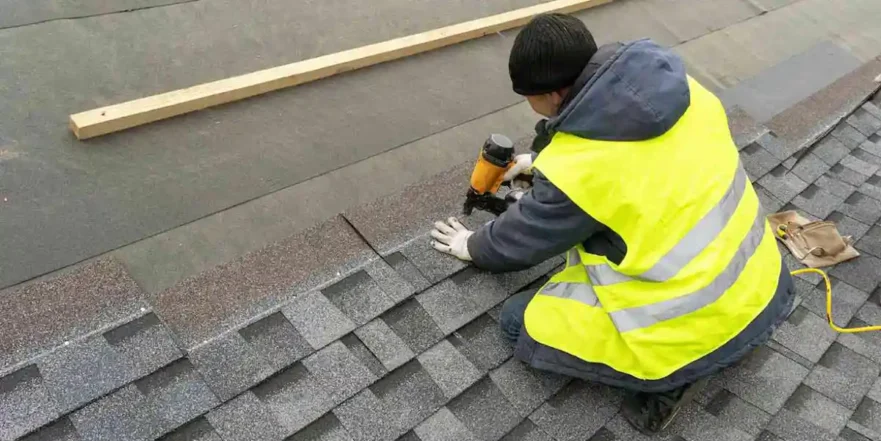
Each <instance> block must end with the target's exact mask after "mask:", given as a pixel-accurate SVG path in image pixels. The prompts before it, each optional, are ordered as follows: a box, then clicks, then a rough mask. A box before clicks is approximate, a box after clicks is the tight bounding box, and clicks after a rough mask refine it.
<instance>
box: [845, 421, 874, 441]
mask: <svg viewBox="0 0 881 441" xmlns="http://www.w3.org/2000/svg"><path fill="white" fill-rule="evenodd" d="M847 429H850V430H851V431H853V432H855V433H857V434H859V435H861V436H863V437H865V438H868V439H870V440H873V441H874V440H879V439H881V432H876V431H875V430H872V429H870V428H868V427H866V426H863V425H862V424H860V423H858V422H856V421H854V420H850V421H848V422H847Z"/></svg>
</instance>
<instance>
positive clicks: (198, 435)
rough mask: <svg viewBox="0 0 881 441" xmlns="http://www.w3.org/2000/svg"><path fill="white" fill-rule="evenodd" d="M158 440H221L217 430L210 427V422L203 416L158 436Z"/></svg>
mask: <svg viewBox="0 0 881 441" xmlns="http://www.w3.org/2000/svg"><path fill="white" fill-rule="evenodd" d="M160 441H222V440H221V439H220V435H218V434H217V431H215V430H214V428H213V427H211V423H209V422H208V420H206V419H205V418H204V417H198V418H196V419H194V420H193V421H190V422H188V423H187V424H185V425H183V426H181V427H179V428H177V429H175V430H174V431H173V432H171V433H169V434H168V435H165V436H163V437H162V438H160Z"/></svg>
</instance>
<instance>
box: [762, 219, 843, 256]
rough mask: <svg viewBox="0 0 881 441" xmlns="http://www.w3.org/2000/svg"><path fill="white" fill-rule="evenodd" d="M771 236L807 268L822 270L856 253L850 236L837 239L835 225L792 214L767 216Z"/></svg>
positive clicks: (837, 234) (838, 236)
mask: <svg viewBox="0 0 881 441" xmlns="http://www.w3.org/2000/svg"><path fill="white" fill-rule="evenodd" d="M768 221H769V222H770V223H771V228H773V229H774V233H775V236H776V237H777V239H778V240H780V241H781V242H783V244H784V245H786V247H787V248H789V251H791V252H792V255H793V256H795V258H797V259H798V260H800V261H801V262H802V263H804V264H805V265H807V266H809V267H811V268H823V267H827V266H832V265H835V264H836V263H840V262H844V261H847V260H850V259H853V258H855V257H858V256H859V255H860V253H859V252H858V251H857V250H856V249H855V248H854V247H853V245H852V243H853V239H852V238H851V237H850V236H841V234H839V233H838V229H837V228H836V227H835V223H833V222H826V221H813V222H812V221H810V220H808V219H805V218H804V217H802V216H800V215H799V214H798V213H796V212H795V211H784V212H781V213H776V214H772V215H770V216H768Z"/></svg>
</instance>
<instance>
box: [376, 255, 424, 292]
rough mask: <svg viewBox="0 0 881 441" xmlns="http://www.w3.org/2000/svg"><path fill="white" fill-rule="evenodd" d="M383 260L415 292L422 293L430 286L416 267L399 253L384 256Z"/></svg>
mask: <svg viewBox="0 0 881 441" xmlns="http://www.w3.org/2000/svg"><path fill="white" fill-rule="evenodd" d="M384 259H385V261H386V263H388V264H389V266H391V267H392V268H393V269H394V270H395V272H396V273H397V274H399V275H400V276H401V278H402V279H404V280H405V281H406V282H407V283H408V284H410V285H411V286H412V287H413V290H414V291H415V292H418V291H422V290H424V289H426V288H428V287H429V286H431V283H430V282H429V281H428V280H427V279H426V278H425V276H423V275H422V273H421V272H419V269H417V268H416V265H413V263H412V262H410V261H409V260H407V258H406V257H404V255H403V254H401V253H400V252H394V253H391V254H389V255H388V256H385V258H384Z"/></svg>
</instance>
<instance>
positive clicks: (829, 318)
mask: <svg viewBox="0 0 881 441" xmlns="http://www.w3.org/2000/svg"><path fill="white" fill-rule="evenodd" d="M805 273H817V274H819V275H821V276H823V280H824V281H825V282H826V320H827V321H828V322H829V327H831V328H832V329H834V330H836V331H838V332H843V333H847V334H855V333H857V332H868V331H881V326H879V325H875V326H861V327H859V328H842V327H841V326H838V325H836V324H835V321H834V320H832V282H830V281H829V276H827V275H826V273H825V272H823V271H821V270H818V269H816V268H803V269H799V270H795V271H793V272H791V273H790V274H792V275H793V276H795V275H798V274H805Z"/></svg>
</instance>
